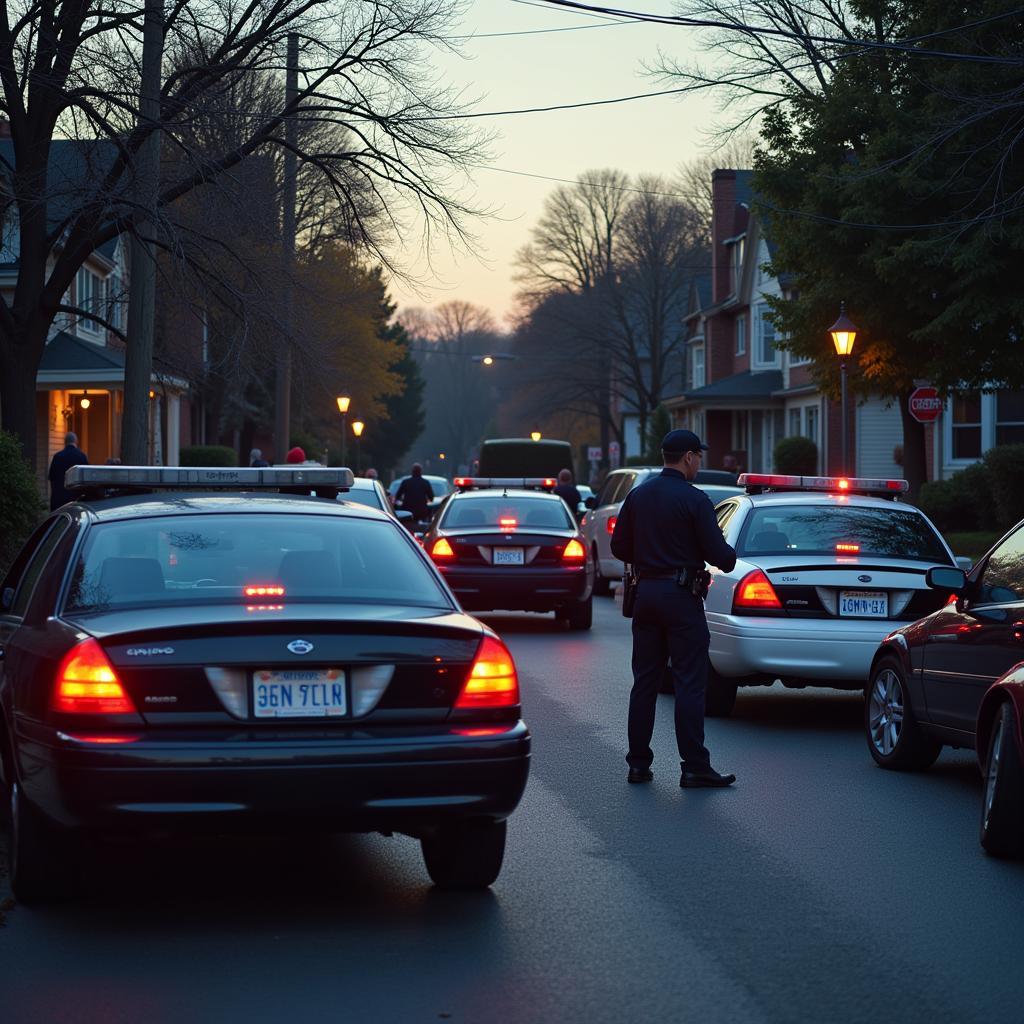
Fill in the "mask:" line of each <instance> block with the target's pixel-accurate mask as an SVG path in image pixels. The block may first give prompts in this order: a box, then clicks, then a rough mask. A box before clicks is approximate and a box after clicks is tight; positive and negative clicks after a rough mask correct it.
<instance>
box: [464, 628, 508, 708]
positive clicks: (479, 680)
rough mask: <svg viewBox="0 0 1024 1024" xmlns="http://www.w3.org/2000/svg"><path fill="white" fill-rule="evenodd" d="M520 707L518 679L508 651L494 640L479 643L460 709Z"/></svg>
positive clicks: (489, 637) (488, 639)
mask: <svg viewBox="0 0 1024 1024" xmlns="http://www.w3.org/2000/svg"><path fill="white" fill-rule="evenodd" d="M518 703H519V679H518V677H517V676H516V665H515V662H514V661H513V660H512V655H511V654H510V653H509V650H508V648H507V647H506V646H505V645H504V644H503V643H502V642H501V641H500V640H497V639H495V638H494V637H493V636H485V637H484V638H483V640H482V641H481V643H480V648H479V650H478V651H477V654H476V660H475V661H474V662H473V667H472V668H471V669H470V670H469V676H468V678H467V679H466V682H465V685H464V686H463V687H462V692H461V693H460V694H459V696H458V698H457V699H456V701H455V706H456V707H457V708H508V707H514V706H515V705H516V704H518Z"/></svg>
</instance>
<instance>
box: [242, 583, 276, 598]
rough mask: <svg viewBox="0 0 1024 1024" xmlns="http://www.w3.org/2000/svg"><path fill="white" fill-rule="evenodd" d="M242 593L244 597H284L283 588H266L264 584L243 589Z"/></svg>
mask: <svg viewBox="0 0 1024 1024" xmlns="http://www.w3.org/2000/svg"><path fill="white" fill-rule="evenodd" d="M242 593H243V594H244V595H245V596H246V597H284V587H277V586H267V585H266V584H263V583H259V584H255V585H253V586H248V587H243V588H242Z"/></svg>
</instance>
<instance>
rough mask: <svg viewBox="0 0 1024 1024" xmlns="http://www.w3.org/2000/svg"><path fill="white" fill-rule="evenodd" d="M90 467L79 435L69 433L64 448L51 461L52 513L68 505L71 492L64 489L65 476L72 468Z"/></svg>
mask: <svg viewBox="0 0 1024 1024" xmlns="http://www.w3.org/2000/svg"><path fill="white" fill-rule="evenodd" d="M87 465H89V456H88V455H86V454H85V452H83V451H82V449H81V448H79V447H78V435H77V434H76V433H74V432H72V431H70V430H69V431H68V432H67V433H66V434H65V435H64V447H63V448H62V449H61V450H60V451H59V452H57V454H56V455H54V457H53V458H52V459H51V460H50V472H49V473H48V474H47V476H48V478H49V480H50V511H51V512H52V511H53V510H54V509H55V508H60V507H61V505H66V504H67V503H68V502H69V501H70V500H71V492H70V491H69V490H67V489H66V488H65V487H64V474H65V473H66V472H67V471H68V470H69V469H70V468H71V467H72V466H87Z"/></svg>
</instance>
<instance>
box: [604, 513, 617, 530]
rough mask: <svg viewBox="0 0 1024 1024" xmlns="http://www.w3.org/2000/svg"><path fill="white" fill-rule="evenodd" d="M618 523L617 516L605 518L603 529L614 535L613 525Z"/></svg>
mask: <svg viewBox="0 0 1024 1024" xmlns="http://www.w3.org/2000/svg"><path fill="white" fill-rule="evenodd" d="M618 521H619V517H618V516H609V517H608V518H607V520H606V521H605V524H604V528H605V529H606V530H607V531H608V532H609V533H614V532H615V524H616V523H617V522H618Z"/></svg>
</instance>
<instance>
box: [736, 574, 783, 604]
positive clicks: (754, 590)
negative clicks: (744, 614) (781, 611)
mask: <svg viewBox="0 0 1024 1024" xmlns="http://www.w3.org/2000/svg"><path fill="white" fill-rule="evenodd" d="M733 606H734V607H736V608H781V607H782V602H781V601H780V600H779V596H778V594H776V593H775V588H774V587H773V586H772V585H771V583H770V582H769V580H768V577H767V576H765V574H764V573H763V572H762V571H761V570H760V569H755V570H754V571H753V572H748V573H747V575H746V576H744V577H743V579H742V580H740V584H739V586H738V587H737V588H736V598H735V600H734V601H733Z"/></svg>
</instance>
